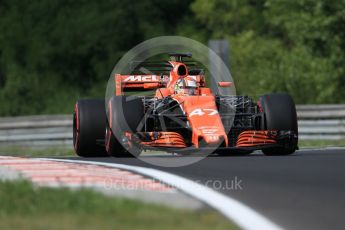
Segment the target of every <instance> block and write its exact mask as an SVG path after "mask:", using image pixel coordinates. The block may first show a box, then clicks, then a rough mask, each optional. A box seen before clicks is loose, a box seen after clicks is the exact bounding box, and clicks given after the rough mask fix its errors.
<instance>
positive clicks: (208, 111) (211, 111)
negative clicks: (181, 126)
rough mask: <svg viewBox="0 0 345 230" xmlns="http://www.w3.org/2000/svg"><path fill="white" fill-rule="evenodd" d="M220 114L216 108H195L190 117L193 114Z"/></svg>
mask: <svg viewBox="0 0 345 230" xmlns="http://www.w3.org/2000/svg"><path fill="white" fill-rule="evenodd" d="M216 114H218V111H217V110H216V109H194V110H193V111H192V112H191V113H190V114H189V117H192V116H196V115H197V116H204V115H208V116H213V115H216Z"/></svg>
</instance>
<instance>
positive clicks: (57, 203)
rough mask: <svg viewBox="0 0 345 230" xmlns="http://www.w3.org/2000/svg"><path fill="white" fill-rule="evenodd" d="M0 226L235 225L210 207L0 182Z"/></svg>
mask: <svg viewBox="0 0 345 230" xmlns="http://www.w3.org/2000/svg"><path fill="white" fill-rule="evenodd" d="M171 202H174V201H173V200H172V201H171ZM0 229H4V230H6V229H59V230H60V229H83V230H87V229H150V230H152V229H213V230H216V229H238V228H237V227H236V226H235V225H233V224H232V223H231V222H229V221H228V220H227V219H225V218H224V217H223V216H221V215H219V214H218V213H217V212H215V211H211V210H203V211H189V210H181V209H172V208H168V207H165V206H159V205H153V204H147V203H143V202H139V201H135V200H128V199H119V198H115V197H107V196H104V195H101V194H99V193H97V192H94V191H91V190H86V189H82V190H69V189H66V188H57V189H56V188H42V187H39V188H38V187H33V186H32V185H31V184H30V183H29V182H26V181H17V182H1V181H0Z"/></svg>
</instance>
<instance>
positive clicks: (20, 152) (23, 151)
mask: <svg viewBox="0 0 345 230" xmlns="http://www.w3.org/2000/svg"><path fill="white" fill-rule="evenodd" d="M0 155H7V156H18V157H55V156H75V153H74V150H73V149H72V148H64V147H43V148H30V147H24V146H0Z"/></svg>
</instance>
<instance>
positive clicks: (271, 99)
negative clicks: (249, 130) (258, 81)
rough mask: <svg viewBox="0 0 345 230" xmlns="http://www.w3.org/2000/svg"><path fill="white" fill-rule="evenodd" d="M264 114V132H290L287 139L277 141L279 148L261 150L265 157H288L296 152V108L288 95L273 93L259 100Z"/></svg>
mask: <svg viewBox="0 0 345 230" xmlns="http://www.w3.org/2000/svg"><path fill="white" fill-rule="evenodd" d="M260 104H261V107H262V110H263V112H264V122H263V124H264V125H265V127H263V128H264V129H265V130H274V131H284V132H291V133H292V135H287V136H288V138H286V139H283V140H279V143H278V144H280V146H279V147H273V148H267V149H263V150H262V152H263V153H264V154H265V155H269V156H275V155H289V154H292V153H294V152H295V151H296V149H297V148H298V147H297V144H298V127H297V113H296V106H295V103H294V101H293V99H292V98H291V96H289V95H288V94H283V93H275V94H268V95H264V96H262V97H261V98H260Z"/></svg>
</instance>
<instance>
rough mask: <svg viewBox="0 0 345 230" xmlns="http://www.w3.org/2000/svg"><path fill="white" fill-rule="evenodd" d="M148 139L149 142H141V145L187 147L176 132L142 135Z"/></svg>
mask: <svg viewBox="0 0 345 230" xmlns="http://www.w3.org/2000/svg"><path fill="white" fill-rule="evenodd" d="M143 134H144V135H145V134H146V135H148V136H149V137H150V140H149V141H142V142H141V144H143V145H146V146H150V147H175V148H185V147H187V145H186V143H185V141H184V139H183V137H182V136H181V134H179V133H176V132H148V133H143Z"/></svg>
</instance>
